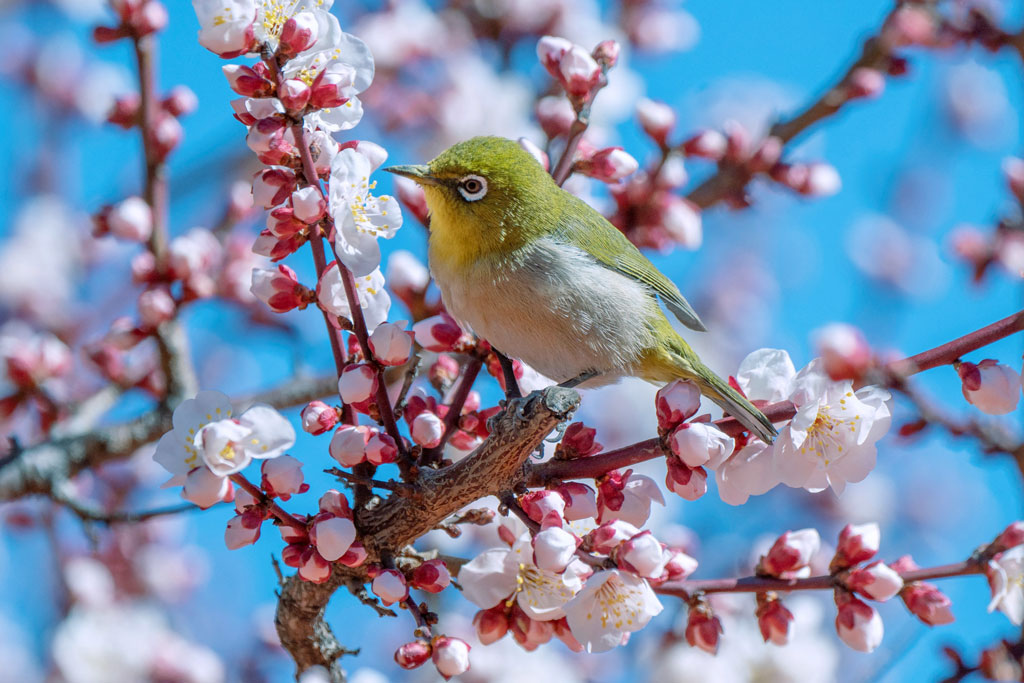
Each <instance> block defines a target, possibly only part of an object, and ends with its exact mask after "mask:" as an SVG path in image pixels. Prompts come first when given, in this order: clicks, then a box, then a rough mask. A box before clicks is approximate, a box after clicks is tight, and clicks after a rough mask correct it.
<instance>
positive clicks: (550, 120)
mask: <svg viewBox="0 0 1024 683" xmlns="http://www.w3.org/2000/svg"><path fill="white" fill-rule="evenodd" d="M534 113H535V114H536V116H537V122H538V123H540V127H541V129H542V130H543V131H544V134H545V135H547V136H548V137H549V138H551V139H554V138H557V137H558V136H559V135H565V134H567V133H568V132H569V129H570V128H571V127H572V123H573V121H575V120H576V112H574V111H573V110H572V105H571V104H570V103H569V100H567V99H565V98H564V97H559V96H555V95H548V96H547V97H542V98H541V99H540V100H539V101H538V102H537V107H536V111H535V112H534Z"/></svg>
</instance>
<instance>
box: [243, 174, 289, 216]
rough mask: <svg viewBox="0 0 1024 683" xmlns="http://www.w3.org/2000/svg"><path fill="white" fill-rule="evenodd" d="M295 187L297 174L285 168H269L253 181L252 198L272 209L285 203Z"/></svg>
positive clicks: (260, 204)
mask: <svg viewBox="0 0 1024 683" xmlns="http://www.w3.org/2000/svg"><path fill="white" fill-rule="evenodd" d="M294 189H295V174H294V173H292V172H291V171H290V170H288V169H284V168H267V169H264V170H262V171H260V172H259V173H258V174H256V177H255V178H253V181H252V199H253V203H254V204H256V205H257V206H262V207H263V208H264V209H272V208H274V207H275V206H278V205H279V204H283V203H284V202H285V201H287V200H288V197H290V196H291V194H292V192H293V191H294Z"/></svg>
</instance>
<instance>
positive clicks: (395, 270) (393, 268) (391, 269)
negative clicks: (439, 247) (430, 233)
mask: <svg viewBox="0 0 1024 683" xmlns="http://www.w3.org/2000/svg"><path fill="white" fill-rule="evenodd" d="M401 179H402V178H401V177H399V178H396V179H395V180H396V181H397V180H401ZM406 180H408V178H406ZM410 182H412V181H410ZM414 184H415V183H414ZM416 187H417V188H419V187H420V186H419V185H416ZM422 192H423V191H422V188H420V195H421V197H422ZM399 196H400V197H401V192H399ZM402 201H403V202H405V203H406V204H408V203H409V201H408V199H406V198H403V199H402ZM423 202H424V203H423V210H424V212H426V200H425V199H424V200H423ZM423 215H424V217H425V216H426V213H424V214H423ZM387 281H388V285H390V286H391V291H393V292H394V293H395V294H396V295H397V296H398V298H400V299H403V300H405V299H406V298H408V297H409V296H410V295H418V294H422V293H423V291H424V290H426V288H427V285H429V284H430V271H428V270H427V268H426V266H424V265H423V263H422V262H421V261H420V260H419V259H418V258H416V255H415V254H413V253H412V252H411V251H405V250H404V249H399V250H397V251H394V252H391V256H390V257H389V258H388V268H387Z"/></svg>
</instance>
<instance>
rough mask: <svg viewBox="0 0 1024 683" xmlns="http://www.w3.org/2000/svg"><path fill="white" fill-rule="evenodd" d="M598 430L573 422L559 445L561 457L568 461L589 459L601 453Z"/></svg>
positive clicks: (566, 429)
mask: <svg viewBox="0 0 1024 683" xmlns="http://www.w3.org/2000/svg"><path fill="white" fill-rule="evenodd" d="M596 437H597V430H595V429H594V428H593V427H587V426H586V425H584V424H583V423H582V422H573V423H572V424H570V425H569V426H568V427H566V428H565V433H564V434H563V435H562V441H561V442H559V444H558V454H559V457H561V458H565V459H567V460H572V459H574V458H587V457H590V456H591V455H594V454H596V453H599V452H600V451H601V448H603V447H602V446H601V444H599V443H597V440H596Z"/></svg>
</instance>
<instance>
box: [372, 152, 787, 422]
mask: <svg viewBox="0 0 1024 683" xmlns="http://www.w3.org/2000/svg"><path fill="white" fill-rule="evenodd" d="M386 170H389V171H392V172H394V173H397V174H399V175H404V176H406V177H409V178H412V179H413V180H415V181H416V182H418V183H419V184H420V185H422V186H423V189H424V193H425V196H426V200H427V205H428V207H429V208H430V212H431V235H430V269H431V272H432V273H433V275H434V279H435V281H436V282H437V284H438V286H439V287H440V289H441V293H442V296H443V298H444V301H445V305H446V307H447V308H448V310H449V312H451V313H452V315H454V316H455V317H456V318H457V319H459V320H460V321H462V322H463V323H465V324H467V325H469V326H470V327H472V328H473V329H474V330H475V331H476V332H477V333H479V334H480V335H481V336H483V337H484V338H486V339H487V340H488V341H490V342H491V343H492V344H494V346H495V347H496V348H498V349H499V350H501V351H502V352H504V353H505V354H507V355H509V356H512V357H516V358H520V359H522V360H523V361H525V362H526V363H528V364H529V365H531V366H533V367H535V368H536V369H538V370H539V371H540V372H542V373H544V374H546V375H548V376H550V377H552V378H554V379H557V380H568V379H572V378H574V377H576V376H578V375H585V374H590V373H593V374H596V376H595V377H594V378H593V379H591V380H589V381H588V382H586V383H584V384H583V386H588V385H589V386H594V385H598V384H602V383H607V382H609V381H614V380H616V379H617V378H619V377H622V376H637V377H642V378H644V379H647V380H649V381H652V382H660V383H665V382H669V381H672V380H673V379H688V380H691V381H693V382H695V383H696V384H697V385H698V386H699V387H700V389H701V392H702V393H703V394H704V395H705V396H707V397H708V398H710V399H711V400H713V401H715V402H716V403H718V404H719V405H720V406H721V407H722V408H723V409H724V410H725V411H726V412H728V413H730V414H732V415H733V416H734V417H736V418H737V419H738V420H739V421H740V422H741V423H742V424H743V425H744V426H745V427H746V428H747V429H749V430H751V431H752V432H753V433H755V434H757V435H758V436H759V437H760V438H761V439H763V440H765V441H771V440H772V438H773V437H774V435H775V429H774V427H773V426H772V424H771V422H770V421H769V420H768V419H767V418H766V417H765V416H764V415H763V414H762V413H761V412H760V411H759V410H757V408H755V407H754V406H753V405H751V404H750V402H749V401H747V400H746V399H745V398H744V397H743V396H741V395H740V394H739V393H738V392H736V391H735V390H734V389H732V387H730V386H729V385H728V384H727V383H726V382H725V381H723V380H722V379H721V378H720V377H718V376H717V375H715V374H714V373H713V372H712V371H711V370H709V369H708V368H707V367H705V366H704V364H703V363H702V362H701V361H700V359H699V358H698V357H697V355H696V354H695V353H694V352H693V350H692V349H691V348H690V346H689V345H688V344H687V343H686V341H684V340H683V338H682V337H680V336H679V335H678V334H677V333H676V331H675V330H674V329H673V328H672V325H671V324H670V323H669V321H668V319H667V318H666V317H665V315H664V314H663V313H662V312H661V309H660V308H659V306H658V304H657V301H658V298H660V300H661V301H662V302H663V303H664V304H665V306H666V307H667V308H668V309H669V310H670V311H671V312H672V313H673V314H674V315H675V316H676V317H677V318H678V319H679V320H680V321H681V322H682V323H683V324H684V325H686V326H687V327H689V328H691V329H694V330H697V331H704V330H705V327H704V325H703V323H701V321H700V318H699V317H698V316H697V313H696V312H695V311H694V310H693V308H692V307H691V306H690V304H689V303H688V302H687V301H686V299H685V298H684V297H683V295H682V293H681V292H680V291H679V289H678V288H677V287H676V286H675V284H673V283H672V281H671V280H669V279H668V278H667V277H665V276H664V275H663V274H662V273H661V272H660V271H659V270H658V269H657V268H655V267H654V265H653V264H652V263H651V262H650V261H649V260H648V259H647V258H646V257H645V256H644V255H643V254H641V253H640V251H639V250H638V249H637V248H636V247H635V246H634V245H633V244H632V243H631V242H630V241H629V240H628V239H627V238H626V237H625V235H623V234H622V233H621V232H620V231H619V230H618V229H616V228H615V226H613V225H612V224H611V223H609V222H608V221H607V220H606V219H605V218H604V217H603V216H602V215H601V214H600V213H598V212H597V211H595V210H594V209H593V208H592V207H590V206H589V205H587V204H586V203H585V202H583V201H582V200H580V199H579V198H577V197H576V196H574V195H572V194H570V193H569V192H566V191H565V190H563V189H562V188H560V187H559V186H558V185H557V184H556V183H555V182H554V180H552V178H551V176H550V175H549V174H548V173H547V172H546V171H545V170H544V168H543V167H542V166H541V165H540V164H539V163H537V161H536V160H535V159H534V158H533V157H532V156H531V155H530V154H529V153H527V152H526V151H525V150H523V149H522V148H521V147H520V146H519V145H518V144H517V143H515V142H513V141H511V140H506V139H504V138H495V137H485V138H473V139H471V140H467V141H466V142H462V143H459V144H457V145H454V146H453V147H451V148H450V149H448V150H447V151H445V152H443V153H442V154H441V155H439V156H438V157H437V158H435V159H434V160H433V161H431V162H430V163H429V164H428V165H424V166H397V167H392V168H389V169H386Z"/></svg>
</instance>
